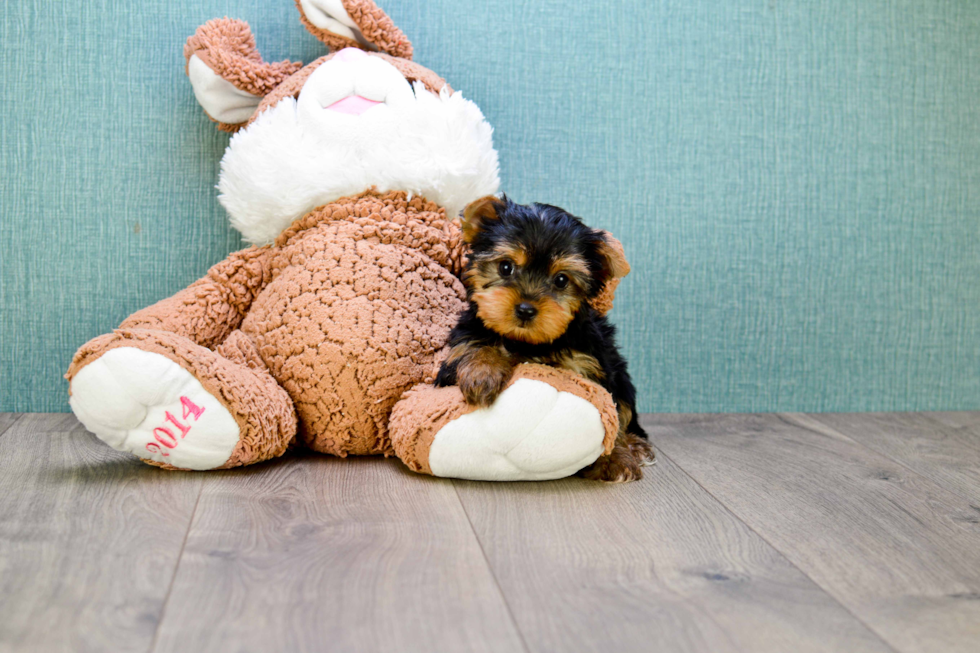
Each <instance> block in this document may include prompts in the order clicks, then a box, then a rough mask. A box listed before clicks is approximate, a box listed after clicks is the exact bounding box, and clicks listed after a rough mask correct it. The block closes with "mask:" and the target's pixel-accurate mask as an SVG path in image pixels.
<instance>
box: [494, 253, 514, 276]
mask: <svg viewBox="0 0 980 653" xmlns="http://www.w3.org/2000/svg"><path fill="white" fill-rule="evenodd" d="M497 271H498V272H500V276H502V277H509V276H510V275H512V274H514V262H513V261H512V260H510V259H509V258H505V259H504V260H503V261H501V262H500V263H499V264H498V265H497Z"/></svg>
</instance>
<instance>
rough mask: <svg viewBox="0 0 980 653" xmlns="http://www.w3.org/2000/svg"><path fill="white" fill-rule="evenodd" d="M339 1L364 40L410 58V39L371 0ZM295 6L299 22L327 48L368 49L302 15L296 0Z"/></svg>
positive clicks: (301, 7) (302, 12)
mask: <svg viewBox="0 0 980 653" xmlns="http://www.w3.org/2000/svg"><path fill="white" fill-rule="evenodd" d="M341 3H342V4H343V5H344V10H345V11H347V15H348V16H350V17H351V19H352V20H353V21H354V23H355V24H356V25H357V28H358V29H359V30H360V31H361V35H362V36H364V39H365V40H366V41H367V42H368V43H370V44H371V45H373V46H375V47H376V48H378V49H379V50H381V51H382V52H387V53H388V54H390V55H392V56H394V57H398V58H401V59H409V60H411V58H412V42H411V41H409V40H408V37H407V36H405V34H404V32H402V31H401V30H400V29H398V27H397V26H396V25H395V23H393V22H392V20H391V18H389V17H388V14H386V13H385V12H384V11H383V10H382V9H381V8H380V7H378V5H376V4H375V3H374V2H373V0H341ZM296 8H297V9H299V15H300V20H302V21H303V25H305V26H306V29H308V30H309V32H310V34H312V35H313V36H315V37H317V38H318V39H320V41H322V42H323V43H324V45H326V46H327V47H328V48H330V49H331V50H334V51H336V50H342V49H343V48H361V49H362V50H367V49H368V48H365V47H364V45H363V44H362V43H359V42H358V41H355V40H353V39H349V38H347V37H345V36H341V35H340V34H334V33H333V32H330V31H328V30H325V29H320V28H319V27H317V26H316V25H314V24H313V23H312V22H310V19H309V18H307V17H306V13H305V12H304V11H303V5H302V3H301V2H300V0H296ZM369 51H370V50H369Z"/></svg>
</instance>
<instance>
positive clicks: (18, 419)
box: [0, 413, 27, 437]
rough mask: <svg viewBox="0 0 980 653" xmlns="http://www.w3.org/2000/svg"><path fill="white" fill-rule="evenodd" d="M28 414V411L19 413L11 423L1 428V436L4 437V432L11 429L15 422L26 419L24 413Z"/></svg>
mask: <svg viewBox="0 0 980 653" xmlns="http://www.w3.org/2000/svg"><path fill="white" fill-rule="evenodd" d="M26 414H27V413H17V417H15V418H14V420H13V421H12V422H10V424H7V425H6V426H5V427H3V428H2V429H0V437H3V434H4V433H6V432H7V431H9V430H10V429H12V428H13V427H14V424H16V423H17V422H19V421H20V420H22V419H24V415H26Z"/></svg>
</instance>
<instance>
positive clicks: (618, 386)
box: [436, 196, 654, 482]
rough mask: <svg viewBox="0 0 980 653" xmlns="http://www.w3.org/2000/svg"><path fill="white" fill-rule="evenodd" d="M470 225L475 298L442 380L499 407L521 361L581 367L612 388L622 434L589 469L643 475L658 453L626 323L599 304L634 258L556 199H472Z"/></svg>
mask: <svg viewBox="0 0 980 653" xmlns="http://www.w3.org/2000/svg"><path fill="white" fill-rule="evenodd" d="M462 223H463V239H464V240H465V241H466V243H467V244H468V245H469V247H470V253H469V262H468V264H467V266H466V269H465V270H464V272H463V283H464V285H465V286H466V295H467V299H468V301H469V305H468V306H467V308H466V310H465V311H464V312H463V314H462V316H461V317H460V320H459V323H458V324H457V325H456V327H455V328H454V329H453V331H452V333H451V334H450V336H449V344H450V348H451V349H450V353H449V356H448V357H447V359H446V360H445V362H444V363H443V364H442V367H441V368H440V370H439V374H438V376H437V377H436V385H437V386H449V385H458V386H459V389H460V391H461V392H462V393H463V396H464V397H465V398H466V401H467V403H469V404H471V405H475V406H489V405H490V404H492V403H493V401H494V400H495V399H496V398H497V395H499V394H500V392H501V391H502V390H503V389H504V387H505V386H506V385H507V382H508V381H509V379H510V377H511V375H512V374H513V371H514V367H515V366H517V365H518V364H519V363H541V364H544V365H552V366H554V367H561V368H565V369H568V370H571V371H572V372H575V373H576V374H580V375H581V376H584V377H585V378H587V379H590V380H592V381H595V382H596V383H598V384H600V385H601V386H602V387H604V388H605V389H606V390H608V391H609V393H610V394H611V395H612V398H613V400H614V401H615V402H616V406H617V409H618V412H619V433H618V435H617V438H616V444H615V447H614V448H613V450H612V453H611V454H609V455H608V456H603V457H601V458H599V460H597V461H596V462H595V463H593V464H592V465H591V466H589V467H586V468H585V469H584V470H582V471H581V472H579V474H580V475H582V476H584V477H585V478H589V479H594V480H599V481H608V482H625V481H633V480H638V479H640V478H642V477H643V472H642V470H641V468H642V467H644V466H646V465H651V464H653V462H654V453H653V448H652V447H651V446H650V444H649V443H648V442H647V434H646V432H644V430H643V428H641V427H640V424H639V422H638V421H637V418H636V389H635V388H634V387H633V382H632V381H631V380H630V376H629V373H628V372H627V371H626V361H625V360H624V359H623V357H622V356H621V355H620V353H619V351H618V350H617V349H616V342H615V335H616V328H615V327H614V326H613V325H612V324H610V323H609V321H608V320H606V318H605V316H603V315H599V314H598V313H597V312H596V311H595V310H594V309H593V308H592V306H591V305H590V300H591V299H593V298H594V297H595V296H596V295H597V294H598V293H599V291H600V290H602V288H603V285H604V284H605V282H606V280H607V279H609V278H610V277H613V276H616V277H620V276H623V275H624V274H625V273H626V272H627V271H628V269H629V268H628V266H627V264H626V261H625V260H623V259H622V257H621V256H620V255H619V254H617V253H616V252H615V251H614V250H613V248H612V247H610V246H609V244H608V242H607V241H606V239H605V237H604V236H603V232H601V231H595V230H592V229H590V228H589V227H587V226H585V225H584V224H583V223H582V221H581V220H580V219H579V218H577V217H575V216H574V215H571V214H570V213H567V212H566V211H564V210H562V209H560V208H558V207H555V206H548V205H546V204H531V205H529V206H524V205H521V204H516V203H514V202H512V201H510V200H509V199H507V197H506V196H505V197H504V198H503V199H498V198H496V197H493V196H490V197H484V198H483V199H480V200H477V201H475V202H473V203H472V204H470V205H469V206H467V207H466V209H465V210H464V211H463V216H462Z"/></svg>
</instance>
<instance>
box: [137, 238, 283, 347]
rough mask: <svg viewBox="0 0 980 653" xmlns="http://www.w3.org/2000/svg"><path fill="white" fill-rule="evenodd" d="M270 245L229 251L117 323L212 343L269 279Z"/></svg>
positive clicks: (228, 329) (231, 328) (223, 334)
mask: <svg viewBox="0 0 980 653" xmlns="http://www.w3.org/2000/svg"><path fill="white" fill-rule="evenodd" d="M271 258H272V249H271V248H270V247H250V248H248V249H245V250H242V251H240V252H235V253H233V254H230V255H229V256H228V258H226V259H225V260H224V261H221V262H220V263H217V264H216V265H214V266H212V267H211V269H210V270H208V273H207V274H206V275H205V276H204V277H203V278H202V279H199V280H198V281H195V282H194V283H193V284H191V285H190V286H188V287H187V288H185V289H184V290H181V291H180V292H178V293H177V294H176V295H174V296H172V297H168V298H167V299H164V300H161V301H159V302H157V303H156V304H153V305H152V306H148V307H146V308H144V309H142V310H140V311H137V312H135V313H133V314H132V315H130V316H129V317H127V318H126V319H125V320H123V323H122V324H120V325H119V328H120V329H155V330H166V331H170V332H172V333H176V334H178V335H181V336H184V337H185V338H190V339H191V340H192V341H193V342H195V343H197V344H199V345H201V346H202V347H208V348H212V349H213V348H214V347H215V346H217V345H218V344H219V343H221V342H223V341H224V340H225V338H227V337H228V335H229V334H230V333H231V332H232V331H234V330H235V329H237V328H238V327H239V325H240V324H241V323H242V319H243V318H244V317H245V314H246V312H247V311H248V309H249V307H250V306H251V305H252V301H253V300H254V299H255V297H256V295H257V294H258V293H259V292H260V291H261V290H262V289H263V288H264V287H265V286H266V284H267V283H269V281H270V280H271V279H272V276H271V269H270V267H269V262H270V260H271Z"/></svg>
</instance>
